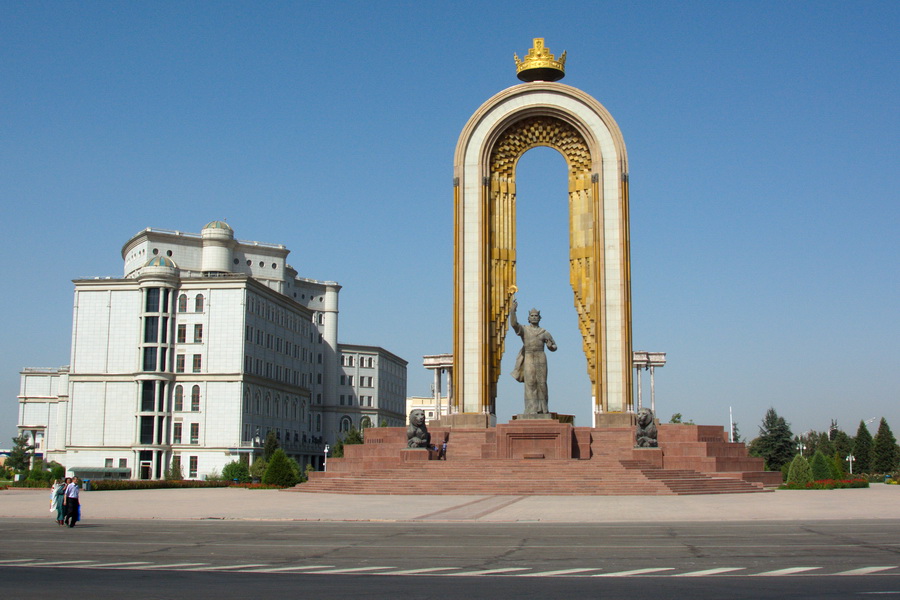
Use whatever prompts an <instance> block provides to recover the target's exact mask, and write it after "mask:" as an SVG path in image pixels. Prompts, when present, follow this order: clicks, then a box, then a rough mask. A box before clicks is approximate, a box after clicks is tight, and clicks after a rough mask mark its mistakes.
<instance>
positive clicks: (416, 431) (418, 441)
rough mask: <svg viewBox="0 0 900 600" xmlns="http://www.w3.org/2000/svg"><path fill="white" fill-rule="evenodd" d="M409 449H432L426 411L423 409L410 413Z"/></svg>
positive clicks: (407, 434) (407, 435) (407, 436)
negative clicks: (426, 425)
mask: <svg viewBox="0 0 900 600" xmlns="http://www.w3.org/2000/svg"><path fill="white" fill-rule="evenodd" d="M406 447H407V448H430V447H431V434H430V433H428V428H427V427H425V411H424V410H422V409H421V408H416V409H414V410H411V411H410V413H409V427H407V428H406Z"/></svg>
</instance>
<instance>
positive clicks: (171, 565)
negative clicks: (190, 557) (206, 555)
mask: <svg viewBox="0 0 900 600" xmlns="http://www.w3.org/2000/svg"><path fill="white" fill-rule="evenodd" d="M208 564H209V563H172V564H168V565H147V566H146V567H141V569H178V568H181V567H202V566H203V565H208Z"/></svg>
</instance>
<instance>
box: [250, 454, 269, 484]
mask: <svg viewBox="0 0 900 600" xmlns="http://www.w3.org/2000/svg"><path fill="white" fill-rule="evenodd" d="M268 466H269V465H268V463H266V459H264V458H263V457H262V456H257V457H256V460H254V461H253V464H252V465H250V477H252V478H253V479H255V480H261V479H262V477H263V475H265V473H266V467H268Z"/></svg>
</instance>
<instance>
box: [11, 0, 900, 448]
mask: <svg viewBox="0 0 900 600" xmlns="http://www.w3.org/2000/svg"><path fill="white" fill-rule="evenodd" d="M898 29H900V3H897V2H893V1H892V2H850V3H847V2H815V3H800V2H790V3H785V2H677V3H676V2H615V3H611V2H598V1H596V0H594V1H591V2H582V3H578V2H573V3H565V2H558V3H554V2H550V3H547V2H529V1H517V2H453V3H433V2H405V3H390V2H378V3H376V2H370V3H364V2H302V3H301V2H259V3H257V2H252V3H251V2H244V3H236V2H147V3H137V2H127V3H117V2H102V3H94V2H78V3H65V2H5V3H3V4H2V5H0V82H2V83H0V199H2V202H3V207H4V216H3V218H2V219H0V244H2V246H0V250H2V255H3V256H4V259H3V261H2V263H0V264H2V267H0V275H2V279H0V280H2V281H3V286H4V290H5V293H4V294H2V296H0V314H2V315H3V317H2V318H3V322H2V325H3V327H2V329H3V332H4V336H3V340H2V342H0V394H2V402H0V447H8V446H9V445H10V442H9V438H10V437H11V436H12V435H13V434H14V432H15V422H16V394H17V392H18V385H19V375H18V373H19V371H20V369H21V368H22V367H24V366H60V365H65V364H68V363H69V351H70V338H71V314H72V310H71V307H72V292H73V286H72V283H71V280H72V279H74V278H79V277H85V276H114V277H115V276H121V274H122V261H121V256H120V254H119V252H120V249H121V246H122V244H123V243H124V242H125V241H126V240H127V239H128V238H129V237H130V236H131V235H133V234H134V233H136V232H137V231H139V230H140V229H143V228H144V227H159V228H168V229H180V230H184V231H192V232H199V230H200V228H201V227H202V226H203V224H204V223H206V222H208V221H210V220H212V219H228V222H229V223H230V224H231V225H232V226H233V227H234V229H235V232H236V235H237V236H238V237H239V238H241V239H248V240H259V241H264V242H272V243H283V244H286V245H287V246H288V248H290V249H291V250H292V254H291V256H290V262H291V263H292V264H293V265H294V266H295V267H296V268H297V269H298V271H299V272H300V274H301V275H302V276H306V277H312V278H317V279H332V280H336V281H338V282H340V283H341V284H342V285H343V286H344V288H343V291H342V292H341V329H340V339H341V341H344V342H352V343H360V344H377V345H381V346H384V347H385V348H387V349H389V350H391V351H393V352H394V353H396V354H398V355H400V356H402V357H404V358H405V359H407V360H408V361H409V362H410V366H409V393H410V394H413V395H426V394H428V393H429V385H430V381H431V379H430V377H429V375H428V373H427V372H426V371H425V369H423V368H422V367H421V357H422V355H423V354H432V353H439V352H449V351H450V349H451V320H452V303H451V284H452V256H451V255H452V228H453V225H452V188H451V178H452V175H453V170H452V169H453V164H452V161H453V151H454V147H455V145H456V142H457V138H458V136H459V133H460V131H461V129H462V127H463V125H464V124H465V122H466V121H467V119H468V118H469V116H470V115H471V114H472V113H473V112H474V111H475V110H476V109H477V108H478V106H480V105H481V103H482V102H484V101H485V100H487V99H488V98H489V97H491V96H492V95H493V94H495V93H496V92H498V91H500V90H502V89H504V88H506V87H509V86H511V85H515V84H517V83H518V81H517V80H516V78H515V72H514V64H513V60H512V55H513V53H514V52H517V53H519V55H520V56H521V55H522V54H523V53H524V52H526V51H527V50H528V48H529V47H530V46H531V41H532V38H533V37H544V38H546V44H547V46H548V47H549V48H550V50H551V51H553V52H555V53H557V54H559V53H560V52H562V51H563V50H567V51H568V62H567V72H568V73H567V76H566V79H565V80H564V83H568V84H570V85H573V86H576V87H578V88H581V89H583V90H585V91H586V92H587V93H589V94H591V95H593V96H594V97H595V98H597V99H598V100H599V101H600V102H601V103H602V104H603V105H604V106H606V107H607V108H608V109H609V110H610V112H611V113H612V115H613V116H614V117H615V119H616V120H617V122H618V123H619V126H620V127H621V129H622V131H623V134H624V136H625V143H626V146H627V148H628V154H629V161H630V170H631V234H632V258H633V264H632V279H633V297H634V341H635V349H645V350H659V351H665V352H667V353H668V359H669V362H668V365H667V366H666V367H665V368H664V369H661V370H660V371H659V372H658V375H657V380H656V384H657V392H658V393H657V404H658V407H659V413H660V416H661V417H662V418H663V420H667V419H668V417H669V416H670V415H671V414H672V413H674V412H681V413H683V414H684V415H685V417H686V418H690V419H694V420H695V421H697V422H702V423H710V424H723V425H724V424H726V423H727V420H728V407H729V406H733V407H734V414H735V419H736V420H737V421H738V423H739V427H740V429H741V431H742V433H743V434H745V435H747V436H750V437H752V436H753V435H755V434H756V432H757V427H758V424H759V422H760V420H761V419H762V417H763V414H764V413H765V411H766V409H767V408H768V407H769V406H774V407H775V408H776V410H778V412H779V414H781V415H782V416H784V417H785V418H786V419H787V420H788V421H789V422H790V423H791V424H792V426H793V430H794V432H795V433H798V432H803V431H806V430H808V429H817V430H822V429H825V428H827V427H828V424H829V422H830V420H831V419H837V420H838V422H839V424H840V425H841V426H842V427H843V428H844V429H845V430H847V431H848V432H849V433H851V434H853V433H855V431H856V427H857V424H858V423H859V421H860V420H861V419H868V418H870V417H881V416H884V417H886V418H887V419H888V421H889V422H890V423H891V424H892V426H893V427H894V429H895V431H897V432H900V402H898V400H900V397H898V396H900V393H898V388H900V384H898V381H900V380H898V376H897V370H898V364H900V350H898V347H900V344H898V341H897V340H898V337H900V336H898V334H900V327H898V315H897V310H898V306H900V294H898V268H897V263H898V258H900V244H898V238H900V236H898V231H900V227H898V225H900V223H898V221H900V219H898V216H900V203H898V200H900V193H898V190H900V176H898V173H900V169H898V156H900V147H898V145H900V144H898V140H900V135H898V133H900V127H898V121H900V117H898V108H897V107H898V105H900V102H898V100H900V84H898V82H900V78H898V76H897V73H898V66H900V65H898V62H900V60H898V59H900V47H898V46H900V44H898V39H900V36H898V35H897V31H898ZM520 165H521V166H520V169H519V181H520V185H519V198H520V210H519V219H520V221H519V232H520V240H519V250H520V273H521V282H520V285H519V287H520V290H521V291H520V294H519V300H520V304H521V305H522V308H523V309H526V310H527V308H530V307H531V306H537V307H538V308H540V309H541V310H542V312H543V315H544V321H543V325H544V326H546V328H547V329H548V330H550V331H551V332H552V333H553V334H554V336H555V337H556V339H557V342H558V343H559V346H560V351H559V352H557V353H556V354H555V355H552V356H551V362H550V370H551V379H550V390H551V408H552V409H554V410H557V411H559V412H567V413H573V414H575V415H576V417H577V423H578V424H580V425H587V424H589V420H588V419H589V410H590V408H589V407H590V401H589V398H588V393H589V391H588V390H589V387H588V382H587V375H586V373H585V368H584V358H583V356H582V355H581V352H580V341H579V335H578V333H577V327H576V322H575V313H574V309H573V308H572V300H571V291H570V290H569V289H568V281H567V279H568V267H567V265H566V244H567V234H566V212H565V211H566V205H565V197H566V196H565V181H564V179H565V169H564V165H563V161H562V158H561V157H559V155H558V154H556V153H555V152H553V151H551V150H546V149H540V148H539V149H535V150H533V151H530V152H529V153H528V154H527V155H526V156H525V157H524V158H523V160H522V161H521V163H520ZM510 342H511V345H510V348H511V350H508V356H507V358H506V359H505V360H504V366H503V370H504V374H503V375H502V377H501V381H502V382H503V384H502V385H501V388H500V389H501V397H500V399H499V400H498V412H499V413H500V418H501V419H505V418H508V417H509V415H511V414H513V413H515V412H519V411H520V407H521V402H522V401H521V393H522V392H521V388H520V387H519V386H518V385H517V384H515V382H514V381H513V380H512V379H511V378H510V377H509V376H508V372H509V370H510V365H511V362H512V354H514V352H515V351H516V349H517V345H518V340H516V339H515V338H510ZM645 383H646V381H645ZM873 431H874V429H873Z"/></svg>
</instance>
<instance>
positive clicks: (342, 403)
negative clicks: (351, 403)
mask: <svg viewBox="0 0 900 600" xmlns="http://www.w3.org/2000/svg"><path fill="white" fill-rule="evenodd" d="M343 405H344V395H343V394H341V406H343Z"/></svg>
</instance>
